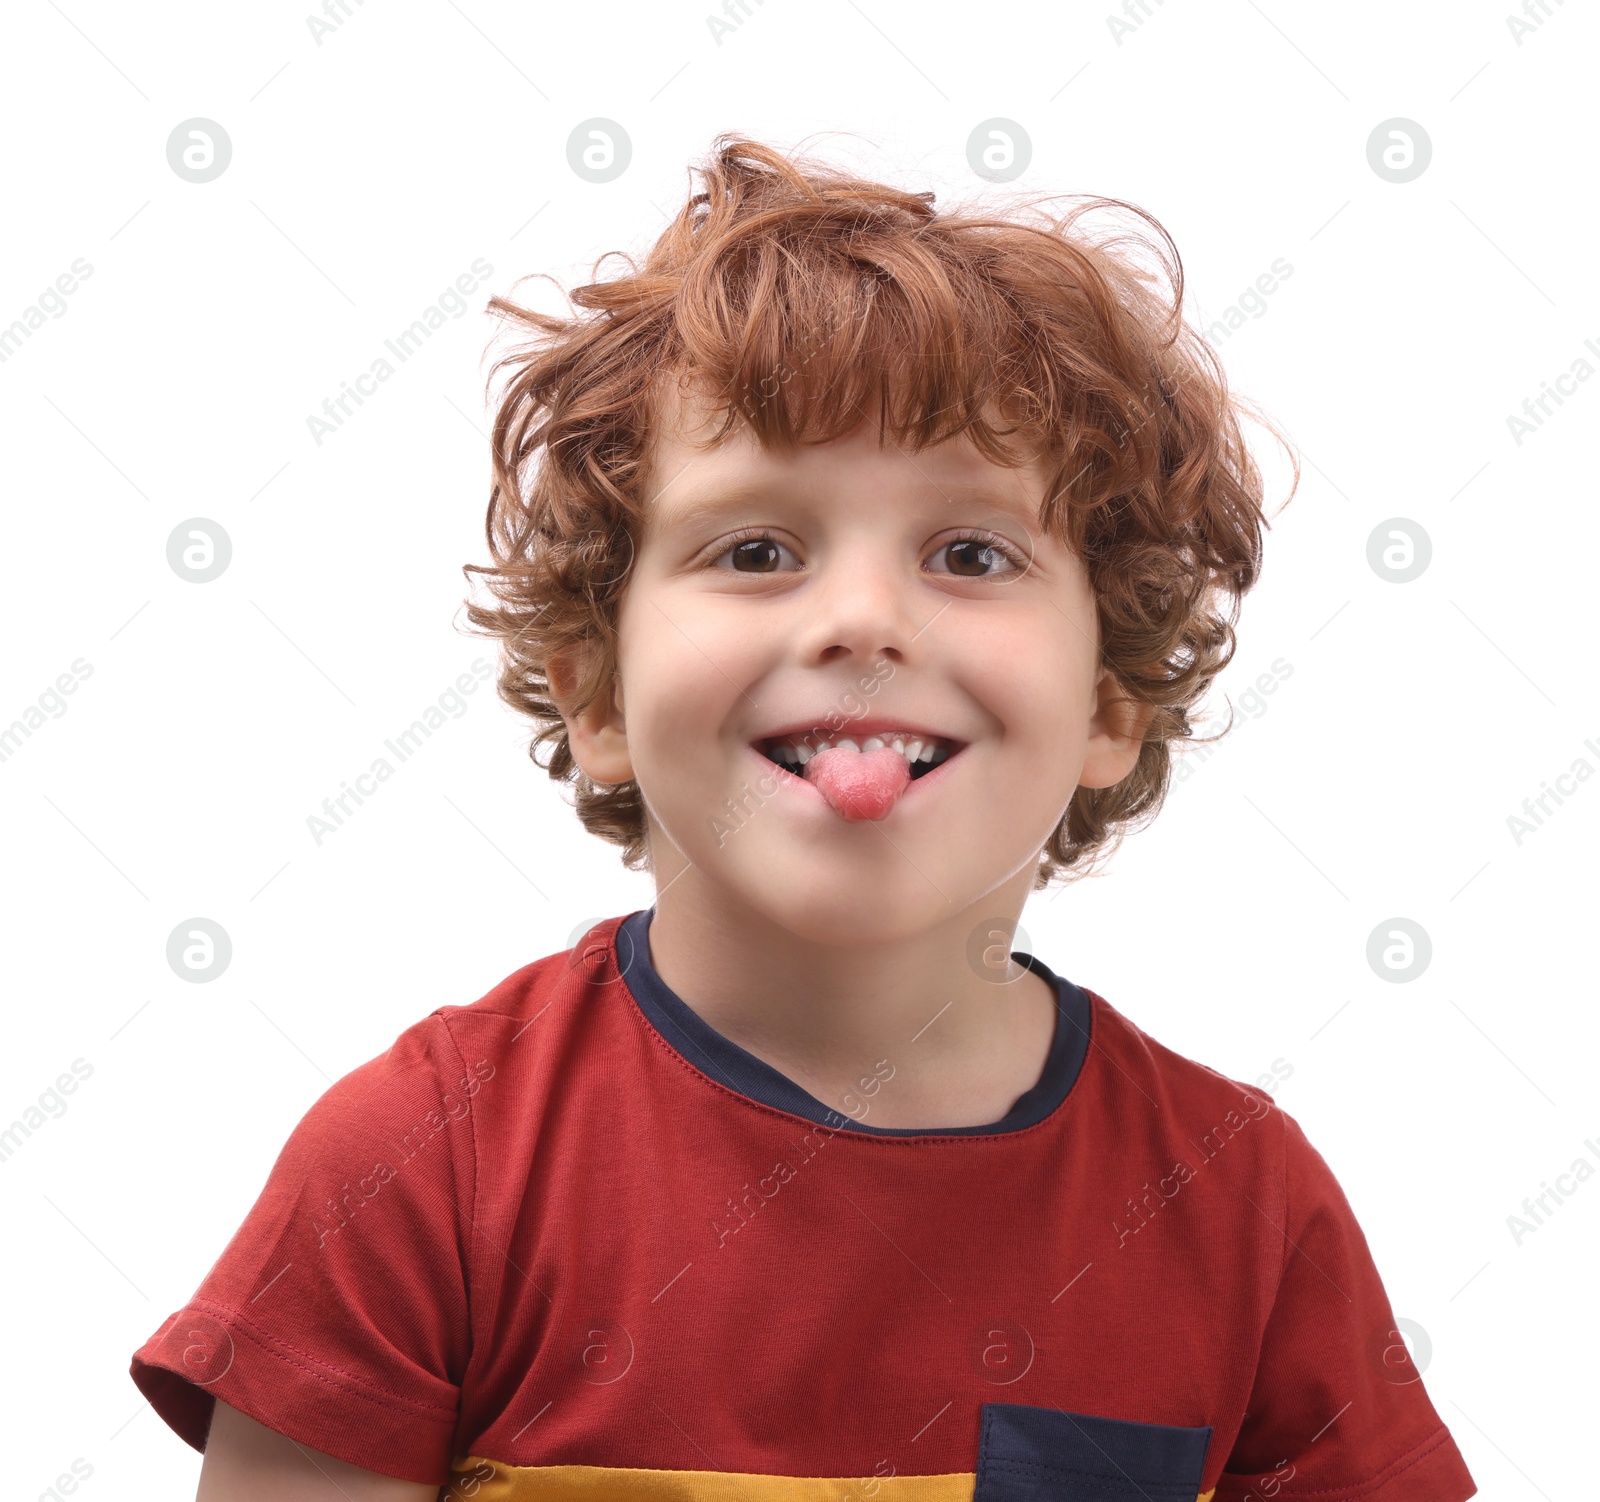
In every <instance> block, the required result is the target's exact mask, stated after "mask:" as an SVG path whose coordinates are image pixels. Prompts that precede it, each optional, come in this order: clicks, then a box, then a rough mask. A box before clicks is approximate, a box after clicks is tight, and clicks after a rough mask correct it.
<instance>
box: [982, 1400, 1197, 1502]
mask: <svg viewBox="0 0 1600 1502" xmlns="http://www.w3.org/2000/svg"><path fill="white" fill-rule="evenodd" d="M1210 1442H1211V1426H1210V1425H1209V1424H1207V1425H1206V1426H1204V1427H1203V1428H1199V1429H1185V1428H1180V1427H1178V1426H1176V1425H1172V1424H1138V1423H1133V1422H1131V1421H1129V1420H1127V1419H1103V1418H1097V1417H1096V1416H1095V1415H1093V1414H1088V1413H1067V1412H1066V1411H1065V1410H1063V1409H1060V1408H1030V1407H1027V1406H1025V1405H1023V1404H1020V1403H985V1404H984V1405H983V1428H982V1438H981V1439H980V1440H979V1443H978V1472H977V1482H976V1485H975V1487H974V1490H973V1494H972V1497H973V1502H1197V1499H1198V1498H1199V1496H1200V1478H1201V1476H1202V1475H1203V1474H1204V1472H1205V1464H1206V1447H1207V1445H1209V1444H1210Z"/></svg>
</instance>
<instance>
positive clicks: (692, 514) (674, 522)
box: [652, 470, 1043, 528]
mask: <svg viewBox="0 0 1600 1502" xmlns="http://www.w3.org/2000/svg"><path fill="white" fill-rule="evenodd" d="M682 473H683V471H682V470H680V471H679V475H681V474H682ZM673 484H674V481H673V480H669V481H668V482H667V484H666V485H665V486H664V487H663V488H662V489H661V490H660V491H658V492H657V494H656V500H657V502H658V504H657V505H656V506H655V507H653V508H652V510H653V512H654V521H655V524H656V525H658V526H662V527H684V528H691V527H695V526H698V525H699V524H700V523H702V522H707V521H714V520H715V519H716V518H717V517H719V516H721V515H723V514H724V513H726V512H728V511H733V510H736V509H738V508H740V507H742V506H749V505H754V504H758V503H759V502H761V501H764V500H768V499H772V498H774V497H775V496H778V495H780V494H781V493H782V492H784V491H785V490H786V486H785V482H784V481H782V480H770V481H760V482H751V481H734V482H731V483H728V484H726V485H717V486H715V487H714V488H712V489H711V490H709V491H705V492H702V493H701V494H699V495H697V496H696V497H695V498H694V499H692V500H686V501H685V502H684V503H683V504H682V505H681V506H675V505H674V504H673V503H672V502H670V501H668V502H666V503H665V504H659V503H660V501H661V498H662V497H663V496H665V495H666V494H667V493H668V492H669V491H670V490H671V489H672V487H673ZM928 488H929V490H931V491H936V492H937V493H938V494H939V495H940V496H942V497H943V498H944V499H945V500H946V501H947V502H949V503H950V504H952V505H960V504H968V505H971V504H978V505H984V506H989V507H991V508H992V509H994V510H996V511H1002V512H1005V513H1007V514H1008V515H1011V516H1013V517H1016V518H1018V519H1026V520H1027V521H1029V522H1031V523H1035V524H1036V523H1038V522H1039V520H1040V510H1041V507H1042V505H1043V498H1042V497H1041V498H1040V499H1039V500H1038V501H1029V500H1027V499H1026V498H1025V497H1020V496H1018V495H1017V494H1016V493H1015V492H1014V491H1012V490H1010V489H1006V490H1001V489H1000V488H999V487H998V486H995V485H988V484H984V483H982V482H979V481H971V480H959V481H954V482H951V483H949V484H945V485H941V484H938V483H937V482H934V481H929V482H928ZM789 493H790V494H793V492H792V491H790V492H789Z"/></svg>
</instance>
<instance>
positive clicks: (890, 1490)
mask: <svg viewBox="0 0 1600 1502" xmlns="http://www.w3.org/2000/svg"><path fill="white" fill-rule="evenodd" d="M975 1480H976V1477H975V1476H974V1474H973V1472H971V1471H954V1472H951V1473H949V1474H946V1475H942V1476H863V1477H861V1478H859V1479H851V1478H848V1477H844V1478H836V1477H832V1476H762V1475H757V1474H755V1473H754V1472H749V1471H653V1470H644V1469H629V1468H624V1467H621V1466H600V1465H528V1466H511V1465H502V1464H501V1463H500V1462H499V1461H497V1460H483V1459H481V1458H480V1457H478V1456H476V1455H471V1456H468V1457H467V1459H465V1460H458V1461H456V1463H455V1466H454V1468H453V1471H452V1475H451V1485H450V1489H449V1490H448V1491H446V1492H444V1493H443V1494H442V1497H443V1499H444V1502H534V1499H535V1498H537V1499H538V1502H580V1499H581V1502H592V1499H594V1498H597V1497H603V1498H617V1499H623V1502H972V1488H973V1484H974V1482H975ZM1215 1490H1216V1489H1215V1488H1212V1490H1211V1491H1209V1492H1204V1493H1202V1494H1201V1496H1200V1497H1199V1498H1197V1499H1196V1502H1211V1498H1212V1496H1213V1495H1214V1493H1215Z"/></svg>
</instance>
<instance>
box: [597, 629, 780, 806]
mask: <svg viewBox="0 0 1600 1502" xmlns="http://www.w3.org/2000/svg"><path fill="white" fill-rule="evenodd" d="M639 603H640V605H641V606H642V608H637V609H634V610H632V611H629V612H626V613H624V615H623V617H622V618H621V620H620V621H619V626H618V651H617V661H618V670H619V672H620V673H621V675H622V684H623V696H622V697H623V710H624V720H625V722H626V725H627V734H628V747H629V752H630V754H631V756H632V758H633V761H634V764H635V769H636V770H637V772H638V773H639V775H640V777H641V779H642V780H647V779H649V778H650V776H651V774H652V773H655V774H656V775H657V777H661V775H662V774H663V773H664V774H665V780H666V781H667V782H669V783H695V782H697V781H700V780H705V779H710V778H712V777H713V776H714V775H715V769H714V764H713V759H712V758H711V757H710V756H708V755H707V754H706V753H707V751H708V748H709V746H710V745H711V743H713V742H715V741H716V740H717V738H718V736H719V734H720V732H721V727H723V726H724V725H725V724H726V723H727V722H728V721H729V719H730V718H733V717H736V716H737V712H738V707H739V704H740V689H741V687H742V686H743V685H744V684H746V683H747V682H748V681H749V680H750V677H751V670H750V665H749V663H748V661H747V660H746V659H748V658H749V657H750V655H751V654H752V652H753V650H754V648H753V645H752V643H751V642H750V640H749V639H748V634H746V635H744V636H743V637H741V636H740V635H739V634H730V633H729V632H727V631H726V629H724V628H723V627H722V626H721V624H720V623H719V622H718V620H717V619H716V618H715V617H714V616H712V615H710V614H709V613H705V612H701V613H696V612H694V611H692V610H690V609H687V608H685V606H684V605H683V604H682V602H678V603H676V604H675V603H674V602H672V601H670V600H661V601H659V602H658V603H659V605H660V608H659V609H658V608H656V606H655V605H654V604H652V602H651V601H650V600H649V599H648V598H645V599H641V600H640V602H639ZM663 791H664V792H665V793H666V794H667V796H668V797H670V796H671V787H670V786H668V787H666V788H664V789H663Z"/></svg>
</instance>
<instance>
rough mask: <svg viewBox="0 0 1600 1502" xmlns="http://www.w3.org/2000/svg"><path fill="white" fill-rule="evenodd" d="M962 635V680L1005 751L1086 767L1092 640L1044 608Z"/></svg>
mask: <svg viewBox="0 0 1600 1502" xmlns="http://www.w3.org/2000/svg"><path fill="white" fill-rule="evenodd" d="M1046 609H1047V610H1048V611H1049V617H1048V619H1045V618H1043V617H1041V615H1040V613H1039V612H1037V611H1019V612H1018V613H1017V616H1016V618H1013V619H1004V618H996V619H992V620H990V621H986V622H984V623H983V624H982V626H981V627H980V628H977V629H974V630H971V631H967V632H963V634H962V637H961V641H960V652H959V667H958V668H957V671H958V673H959V675H960V679H961V683H962V686H963V688H964V689H965V690H966V692H967V693H968V694H969V695H970V696H971V698H972V699H973V700H974V701H975V702H976V703H977V704H979V705H980V706H982V708H983V709H985V710H986V711H987V712H988V713H989V714H990V715H991V716H992V717H993V720H994V722H995V725H994V730H995V733H996V734H997V735H998V736H999V738H1000V740H1001V742H1002V744H1003V745H1004V747H1005V749H1006V751H1007V753H1008V754H1011V755H1019V756H1022V757H1024V758H1025V759H1027V760H1028V761H1029V762H1030V763H1035V762H1036V763H1038V764H1040V765H1046V764H1049V763H1052V762H1063V763H1064V762H1067V761H1069V760H1071V759H1072V758H1073V757H1077V758H1078V759H1079V761H1080V762H1081V759H1082V755H1083V751H1084V747H1085V746H1086V744H1087V739H1088V724H1089V716H1090V713H1091V710H1092V707H1093V701H1094V694H1093V683H1094V663H1093V658H1092V650H1093V647H1092V642H1091V641H1086V640H1084V639H1083V637H1082V635H1081V634H1080V632H1079V631H1078V630H1076V629H1075V628H1074V623H1073V621H1072V620H1069V619H1068V618H1067V617H1065V616H1063V615H1062V614H1061V613H1059V612H1057V611H1056V610H1055V609H1053V608H1051V607H1050V606H1048V605H1046Z"/></svg>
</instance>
